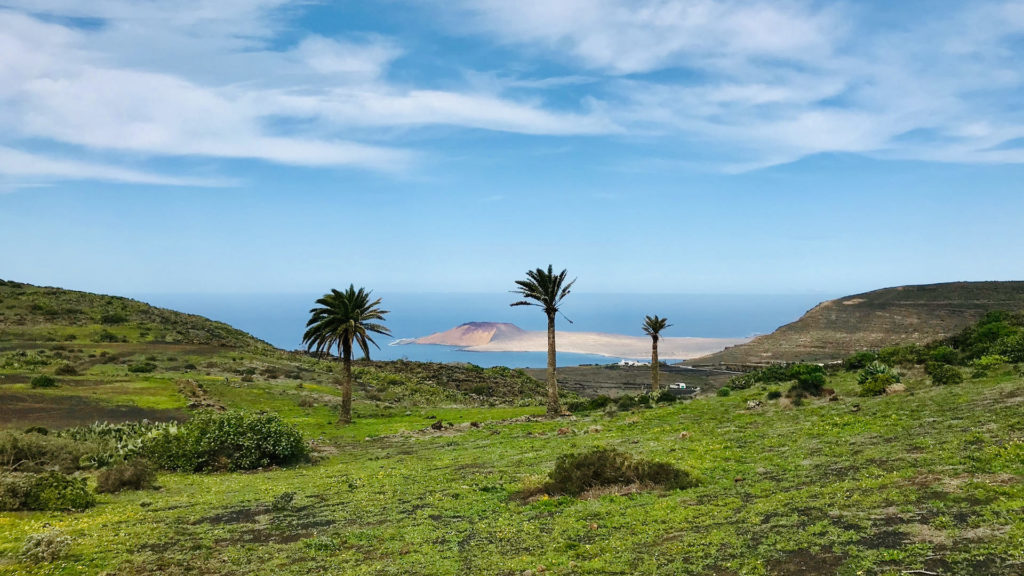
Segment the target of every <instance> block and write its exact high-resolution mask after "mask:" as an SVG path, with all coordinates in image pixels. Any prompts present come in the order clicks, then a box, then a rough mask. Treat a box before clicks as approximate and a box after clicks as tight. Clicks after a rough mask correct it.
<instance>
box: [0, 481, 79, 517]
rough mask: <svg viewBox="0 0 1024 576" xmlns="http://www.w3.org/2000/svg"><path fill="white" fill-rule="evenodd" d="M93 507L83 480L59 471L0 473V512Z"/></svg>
mask: <svg viewBox="0 0 1024 576" xmlns="http://www.w3.org/2000/svg"><path fill="white" fill-rule="evenodd" d="M95 504H96V498H95V497H94V496H93V495H92V494H91V493H90V492H89V490H88V489H87V487H86V481H85V478H75V477H73V476H68V475H66V474H61V473H60V472H44V473H42V474H29V473H25V472H9V473H0V510H5V511H14V510H50V511H61V510H84V509H86V508H90V507H92V506H93V505H95Z"/></svg>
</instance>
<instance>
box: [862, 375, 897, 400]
mask: <svg viewBox="0 0 1024 576" xmlns="http://www.w3.org/2000/svg"><path fill="white" fill-rule="evenodd" d="M899 381H900V379H899V376H897V375H896V373H895V372H889V373H886V374H875V375H874V376H872V377H870V378H868V379H867V380H864V381H863V382H861V383H860V395H861V396H881V395H882V394H885V391H886V389H888V388H889V386H892V385H893V384H896V383H898V382H899Z"/></svg>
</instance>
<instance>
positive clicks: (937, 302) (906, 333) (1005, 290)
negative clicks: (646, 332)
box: [688, 281, 1024, 366]
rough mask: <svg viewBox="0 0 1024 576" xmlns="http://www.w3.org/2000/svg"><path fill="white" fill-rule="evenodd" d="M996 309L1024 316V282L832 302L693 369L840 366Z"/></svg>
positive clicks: (943, 332)
mask: <svg viewBox="0 0 1024 576" xmlns="http://www.w3.org/2000/svg"><path fill="white" fill-rule="evenodd" d="M992 310H1007V311H1021V310H1024V282H1022V281H985V282H946V283H939V284H920V285H906V286H894V287H890V288H881V289H878V290H872V291H870V292H863V293H860V294H851V295H849V296H843V297H841V298H836V299H833V300H826V301H824V302H821V303H819V304H818V305H816V306H814V307H813V308H811V309H810V310H808V311H807V312H806V313H805V314H804V315H803V316H801V317H800V318H799V319H797V320H796V321H794V322H791V323H789V324H786V325H784V326H781V327H779V328H778V329H777V330H775V331H774V332H772V333H771V334H766V335H763V336H758V337H757V338H755V339H753V340H752V341H750V342H748V343H746V344H741V345H739V346H733V347H730V348H728V349H726V350H723V351H721V352H717V353H715V354H710V355H708V356H704V357H701V358H696V359H694V360H691V361H689V362H688V364H690V365H694V366H709V365H720V364H724V365H734V366H745V365H761V364H767V363H772V362H801V361H805V362H832V361H837V360H841V359H842V358H844V357H846V356H848V355H850V354H852V353H854V352H857V351H861V350H877V349H879V348H884V347H886V346H893V345H897V344H910V343H914V344H925V343H927V342H931V341H934V340H938V339H940V338H945V337H947V336H951V335H953V334H955V333H957V332H959V331H960V330H963V329H964V328H966V327H968V326H970V325H971V324H973V323H974V322H977V321H978V320H979V319H980V318H981V317H982V316H984V314H985V313H986V312H989V311H992Z"/></svg>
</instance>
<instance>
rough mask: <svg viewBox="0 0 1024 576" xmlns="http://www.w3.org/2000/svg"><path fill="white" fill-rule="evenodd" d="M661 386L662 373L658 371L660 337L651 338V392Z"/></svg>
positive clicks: (655, 392) (655, 391)
mask: <svg viewBox="0 0 1024 576" xmlns="http://www.w3.org/2000/svg"><path fill="white" fill-rule="evenodd" d="M660 388H661V374H659V373H658V339H657V337H655V338H651V394H657V393H658V390H659V389H660Z"/></svg>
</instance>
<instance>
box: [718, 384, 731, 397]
mask: <svg viewBox="0 0 1024 576" xmlns="http://www.w3.org/2000/svg"><path fill="white" fill-rule="evenodd" d="M729 394H732V390H730V389H729V387H728V386H723V387H721V388H719V389H718V392H715V396H721V397H723V398H724V397H726V396H728V395H729Z"/></svg>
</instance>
